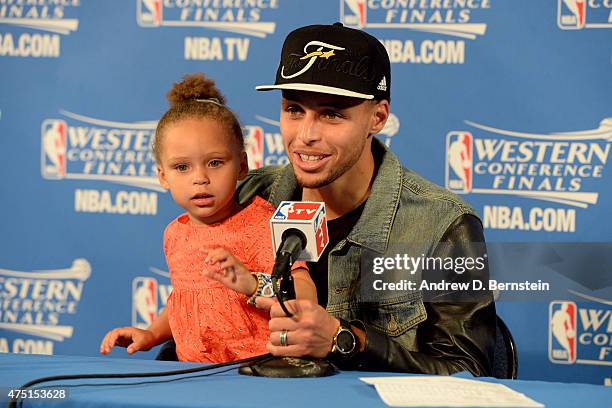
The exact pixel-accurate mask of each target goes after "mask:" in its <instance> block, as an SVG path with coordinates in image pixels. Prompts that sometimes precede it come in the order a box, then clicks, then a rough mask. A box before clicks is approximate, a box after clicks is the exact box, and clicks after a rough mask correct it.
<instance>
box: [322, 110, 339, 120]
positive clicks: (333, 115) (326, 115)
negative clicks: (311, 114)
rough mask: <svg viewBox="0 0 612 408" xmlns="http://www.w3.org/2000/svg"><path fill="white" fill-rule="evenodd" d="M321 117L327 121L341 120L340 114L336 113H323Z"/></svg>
mask: <svg viewBox="0 0 612 408" xmlns="http://www.w3.org/2000/svg"><path fill="white" fill-rule="evenodd" d="M323 117H324V118H327V119H338V118H341V117H342V115H341V114H340V112H336V111H325V112H323Z"/></svg>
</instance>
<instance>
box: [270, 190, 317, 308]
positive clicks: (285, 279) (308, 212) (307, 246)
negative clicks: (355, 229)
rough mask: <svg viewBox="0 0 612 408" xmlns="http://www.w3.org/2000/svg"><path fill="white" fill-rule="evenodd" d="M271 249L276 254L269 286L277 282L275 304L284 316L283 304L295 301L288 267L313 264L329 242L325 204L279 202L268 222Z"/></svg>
mask: <svg viewBox="0 0 612 408" xmlns="http://www.w3.org/2000/svg"><path fill="white" fill-rule="evenodd" d="M270 231H271V232H272V245H273V246H274V249H275V251H276V259H275V261H274V269H273V270H272V282H273V285H274V287H275V288H276V282H277V281H278V279H281V278H282V280H281V287H280V290H279V291H278V292H279V293H277V298H278V301H279V303H280V305H281V307H282V309H283V311H284V312H285V314H286V315H287V316H291V313H289V311H288V310H287V309H286V308H285V304H284V301H285V300H289V299H295V288H294V285H293V278H292V277H291V273H290V269H291V265H292V264H293V263H294V262H295V261H297V260H300V261H312V262H316V261H318V260H319V258H320V257H321V254H322V253H323V250H324V249H325V247H326V246H327V244H328V242H329V237H328V234H327V219H326V217H325V203H322V202H307V201H283V202H281V203H280V205H279V206H278V208H277V209H276V212H275V213H274V215H273V216H272V218H271V219H270Z"/></svg>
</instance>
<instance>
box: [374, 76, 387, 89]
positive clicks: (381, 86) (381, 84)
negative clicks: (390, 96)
mask: <svg viewBox="0 0 612 408" xmlns="http://www.w3.org/2000/svg"><path fill="white" fill-rule="evenodd" d="M376 89H378V90H379V91H383V92H384V91H386V90H387V77H382V79H381V80H380V82H379V83H378V86H377V87H376Z"/></svg>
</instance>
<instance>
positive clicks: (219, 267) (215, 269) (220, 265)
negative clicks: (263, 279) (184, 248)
mask: <svg viewBox="0 0 612 408" xmlns="http://www.w3.org/2000/svg"><path fill="white" fill-rule="evenodd" d="M204 262H206V263H208V264H209V265H210V266H211V267H210V268H207V269H206V270H204V276H206V277H208V278H211V279H214V280H216V281H219V282H221V283H222V284H223V285H224V286H225V287H226V288H229V289H232V290H235V291H236V292H240V293H244V294H245V295H247V296H251V295H252V294H253V293H255V290H257V279H256V278H255V277H254V276H253V275H252V274H251V272H250V271H249V270H248V269H247V268H246V266H244V265H243V264H242V262H240V261H239V260H238V258H236V257H235V256H234V255H232V254H231V253H230V252H229V251H228V250H227V249H225V248H215V249H211V250H210V251H209V252H208V256H207V257H206V259H205V260H204Z"/></svg>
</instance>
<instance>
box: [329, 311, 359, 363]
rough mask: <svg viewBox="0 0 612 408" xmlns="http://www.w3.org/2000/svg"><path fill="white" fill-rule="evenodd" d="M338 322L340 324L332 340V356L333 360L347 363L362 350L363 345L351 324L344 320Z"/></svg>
mask: <svg viewBox="0 0 612 408" xmlns="http://www.w3.org/2000/svg"><path fill="white" fill-rule="evenodd" d="M336 320H337V321H338V323H339V324H338V328H337V330H336V332H335V334H334V337H333V339H332V349H331V353H330V356H331V358H332V360H336V361H339V362H340V361H346V360H349V359H350V358H352V357H353V356H354V355H355V354H357V353H358V352H359V351H360V350H361V345H360V342H359V337H358V336H357V335H356V334H355V331H354V328H353V327H352V326H351V324H350V323H349V322H348V321H346V320H344V319H336Z"/></svg>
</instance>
